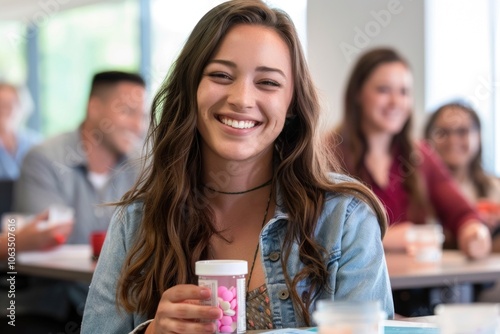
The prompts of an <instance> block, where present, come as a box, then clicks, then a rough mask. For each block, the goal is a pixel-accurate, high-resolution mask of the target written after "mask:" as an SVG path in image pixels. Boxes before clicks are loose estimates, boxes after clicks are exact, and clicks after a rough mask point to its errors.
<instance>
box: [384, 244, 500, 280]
mask: <svg viewBox="0 0 500 334" xmlns="http://www.w3.org/2000/svg"><path fill="white" fill-rule="evenodd" d="M386 260H387V268H388V270H389V277H390V280H391V286H392V289H409V288H423V287H438V286H449V285H455V284H458V283H486V282H495V281H500V254H492V255H490V256H489V257H488V258H486V259H483V260H474V261H472V260H469V259H467V258H466V257H465V256H464V255H462V254H461V253H460V252H459V251H452V250H445V251H444V252H443V258H442V260H441V262H439V263H437V264H421V263H417V262H415V261H414V260H413V259H412V258H410V257H409V256H408V255H406V254H405V253H387V254H386Z"/></svg>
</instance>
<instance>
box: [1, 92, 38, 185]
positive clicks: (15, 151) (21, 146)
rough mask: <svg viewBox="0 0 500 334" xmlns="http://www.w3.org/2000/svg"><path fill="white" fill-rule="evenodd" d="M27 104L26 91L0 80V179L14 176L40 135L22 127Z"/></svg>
mask: <svg viewBox="0 0 500 334" xmlns="http://www.w3.org/2000/svg"><path fill="white" fill-rule="evenodd" d="M29 104H30V98H29V96H28V95H27V92H23V91H22V90H21V89H18V88H17V87H16V86H14V85H11V84H9V83H5V82H4V83H2V82H0V180H15V179H17V178H18V177H19V171H20V168H21V163H22V160H23V158H24V156H25V155H26V153H27V152H28V150H29V149H30V148H31V147H32V146H33V145H35V144H37V143H38V142H40V140H41V135H39V134H38V133H36V132H35V131H32V130H28V129H25V128H23V125H24V124H23V122H24V121H25V120H26V119H27V117H28V115H29V112H30V110H29V109H30V108H29Z"/></svg>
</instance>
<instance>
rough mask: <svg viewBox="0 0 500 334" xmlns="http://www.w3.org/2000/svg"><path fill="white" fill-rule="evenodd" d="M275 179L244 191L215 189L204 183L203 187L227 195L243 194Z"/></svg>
mask: <svg viewBox="0 0 500 334" xmlns="http://www.w3.org/2000/svg"><path fill="white" fill-rule="evenodd" d="M272 180H273V179H271V180H269V181H267V182H265V183H263V184H261V185H260V186H257V187H255V188H252V189H248V190H244V191H219V190H215V189H214V188H211V187H209V186H207V185H205V184H204V185H203V187H205V188H207V189H208V190H210V191H213V192H216V193H219V194H225V195H241V194H246V193H249V192H251V191H254V190H257V189H260V188H264V187H265V186H268V185H270V184H271V182H272Z"/></svg>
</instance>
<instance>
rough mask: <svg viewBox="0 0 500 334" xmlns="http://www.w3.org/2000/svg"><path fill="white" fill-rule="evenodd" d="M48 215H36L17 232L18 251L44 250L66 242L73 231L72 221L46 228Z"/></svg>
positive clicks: (46, 212)
mask: <svg viewBox="0 0 500 334" xmlns="http://www.w3.org/2000/svg"><path fill="white" fill-rule="evenodd" d="M48 215H49V213H48V211H45V212H42V213H40V214H38V215H36V216H35V218H34V219H33V220H32V221H31V222H29V223H28V224H27V225H25V226H23V227H22V228H21V229H20V230H19V231H18V234H17V239H18V241H17V242H18V243H17V246H18V250H20V251H30V250H45V249H50V248H52V247H55V246H58V245H61V244H63V243H65V242H66V239H68V236H69V234H70V233H71V231H72V230H73V221H68V222H60V223H57V224H56V225H52V226H47V219H48Z"/></svg>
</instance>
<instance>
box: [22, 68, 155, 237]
mask: <svg viewBox="0 0 500 334" xmlns="http://www.w3.org/2000/svg"><path fill="white" fill-rule="evenodd" d="M145 104H146V90H145V82H144V80H143V79H142V78H141V77H140V76H139V75H138V74H134V73H127V72H120V71H107V72H101V73H97V74H96V75H95V76H94V78H93V80H92V85H91V89H90V96H89V100H88V104H87V114H86V118H85V120H84V121H83V123H82V125H81V126H80V127H79V128H78V129H75V130H74V131H70V132H67V133H63V134H61V135H58V136H55V137H52V138H49V139H47V140H46V141H45V142H43V143H42V144H41V145H38V146H36V147H34V148H33V149H32V150H31V151H30V152H29V153H28V154H27V155H26V157H25V160H24V163H23V165H22V168H21V175H20V178H19V180H18V182H17V183H16V186H15V190H14V209H15V211H17V212H21V213H30V214H32V213H36V212H41V211H43V210H46V209H47V208H48V207H49V206H51V205H55V204H57V205H63V206H66V207H70V208H72V209H73V210H74V214H75V224H74V227H73V232H72V234H71V235H70V237H69V239H68V243H71V244H86V243H89V238H90V234H91V233H92V232H93V231H98V230H100V231H102V230H106V229H107V227H108V224H109V222H110V219H111V215H112V213H113V207H111V206H102V204H104V203H108V202H115V201H118V200H119V199H120V198H121V196H122V195H123V194H124V193H125V192H126V191H127V190H128V189H129V188H130V187H131V186H132V185H133V184H134V181H135V179H136V176H137V173H138V167H139V166H136V165H135V164H134V158H137V157H138V151H139V150H138V149H139V148H140V146H141V144H142V138H143V136H144V130H145V124H146V123H145V122H146V120H147V118H146V116H147V114H146V109H145Z"/></svg>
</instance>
